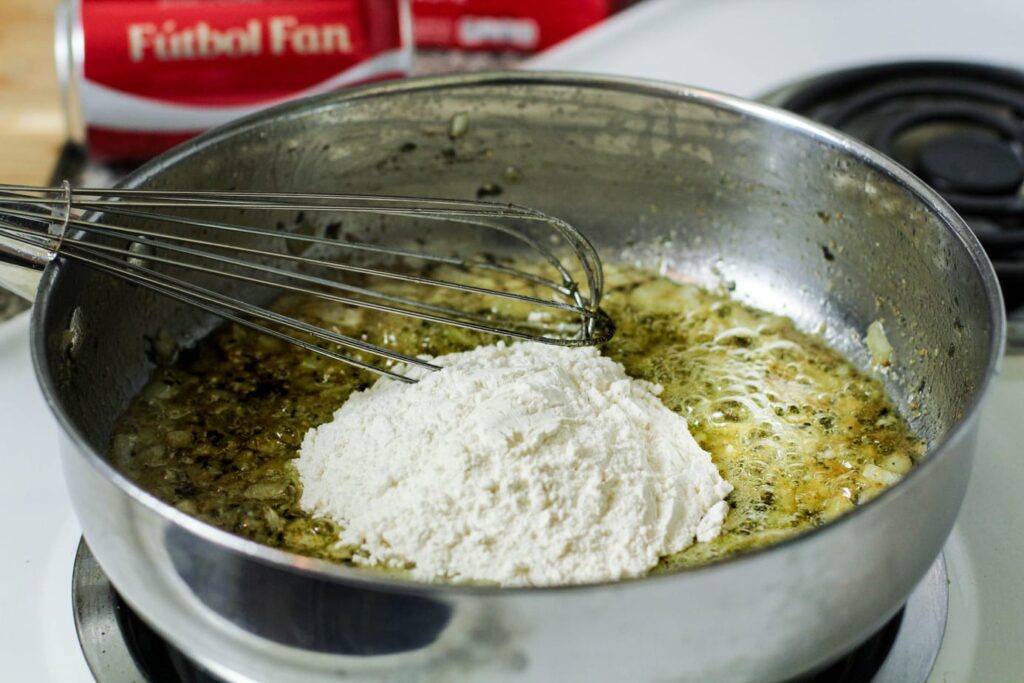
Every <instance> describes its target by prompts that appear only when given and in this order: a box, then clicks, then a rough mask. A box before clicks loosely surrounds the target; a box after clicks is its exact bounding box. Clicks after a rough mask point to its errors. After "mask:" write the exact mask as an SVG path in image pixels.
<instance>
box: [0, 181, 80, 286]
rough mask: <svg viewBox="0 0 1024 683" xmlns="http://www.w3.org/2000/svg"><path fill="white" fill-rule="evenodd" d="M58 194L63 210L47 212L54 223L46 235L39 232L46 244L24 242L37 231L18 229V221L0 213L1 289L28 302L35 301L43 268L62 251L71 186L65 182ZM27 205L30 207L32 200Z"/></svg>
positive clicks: (70, 201) (55, 209) (43, 232)
mask: <svg viewBox="0 0 1024 683" xmlns="http://www.w3.org/2000/svg"><path fill="white" fill-rule="evenodd" d="M59 191H60V193H61V194H62V195H63V200H65V202H63V207H59V208H58V207H51V208H50V209H48V210H47V211H48V212H49V213H51V214H52V215H53V220H52V222H51V223H50V225H49V227H48V229H47V230H46V231H42V230H39V231H38V232H39V234H41V236H45V237H46V238H47V240H46V242H45V243H44V242H40V241H27V240H25V237H26V234H27V233H29V234H32V233H34V232H37V229H38V228H36V227H33V228H32V229H31V230H28V229H27V228H26V227H25V226H24V225H18V224H17V222H16V218H12V217H10V216H6V215H4V214H3V213H2V212H0V288H2V289H5V290H7V291H8V292H11V293H12V294H16V295H17V296H20V297H23V298H25V299H28V300H29V301H32V300H33V299H35V297H36V290H37V289H38V287H39V279H40V276H41V274H42V271H43V268H45V267H46V264H47V263H49V262H50V261H51V260H52V259H53V256H54V255H55V254H56V252H57V250H58V249H59V247H60V244H61V242H62V240H63V233H65V230H67V228H68V219H69V218H70V217H71V203H72V189H71V184H70V183H69V182H68V181H67V180H65V181H63V183H61V185H60V190H59ZM28 203H29V204H31V200H29V201H28ZM12 221H14V222H12ZM18 238H20V239H18ZM43 244H46V246H43Z"/></svg>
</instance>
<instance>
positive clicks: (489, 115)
mask: <svg viewBox="0 0 1024 683" xmlns="http://www.w3.org/2000/svg"><path fill="white" fill-rule="evenodd" d="M458 113H467V114H468V115H469V129H468V132H467V133H466V134H465V135H464V136H462V137H459V138H458V139H455V140H453V139H451V138H449V136H448V134H447V133H448V126H449V121H450V119H451V118H452V117H453V116H454V115H456V114H458ZM509 167H512V168H511V169H510V168H509ZM125 182H126V184H127V185H128V186H132V187H147V188H196V189H207V188H217V189H239V190H243V189H245V190H259V189H268V188H273V189H275V190H283V191H284V190H296V191H297V190H303V191H344V192H387V193H392V194H410V195H450V196H454V197H466V196H473V195H474V193H475V192H476V190H477V188H478V187H480V186H481V185H483V184H485V183H495V184H498V185H500V186H501V187H502V189H503V193H502V194H501V199H508V200H510V201H515V202H519V203H523V204H527V205H532V206H536V207H537V208H540V209H543V210H546V211H550V212H552V213H554V214H556V215H558V216H561V217H564V218H566V219H568V220H569V221H571V222H572V223H574V224H576V225H578V226H580V227H581V228H583V229H584V231H585V232H586V233H587V234H588V235H589V236H590V237H591V238H592V239H593V240H594V242H595V243H596V244H597V245H598V246H599V247H600V248H601V249H602V251H603V252H604V253H605V255H606V257H607V258H625V259H629V260H631V261H640V262H643V263H646V264H649V265H652V266H663V267H665V268H667V269H670V270H672V271H673V272H674V273H677V274H683V275H685V276H686V277H691V278H694V279H696V280H699V281H702V282H706V283H709V284H713V283H721V282H725V283H727V284H728V285H729V286H734V287H735V295H736V296H737V297H739V298H740V299H742V300H743V301H747V302H750V303H752V304H754V305H757V306H761V307H764V308H767V309H771V310H773V311H776V312H780V313H784V314H786V315H789V316H792V317H793V318H794V319H795V320H796V321H797V322H798V324H799V325H801V326H802V327H803V328H805V329H808V330H814V329H817V328H818V327H819V325H820V324H821V323H825V324H826V325H827V333H826V334H827V336H828V338H829V339H830V341H831V342H832V343H833V344H834V345H836V346H838V347H839V348H840V349H842V350H843V351H845V352H846V353H847V354H849V356H850V357H852V358H853V359H854V360H855V361H856V362H857V363H858V364H860V365H862V366H866V365H867V364H868V358H867V353H866V351H865V349H864V346H863V343H862V339H863V337H864V333H865V330H866V328H867V326H868V324H869V323H871V322H872V321H873V320H876V319H879V320H882V321H883V323H884V326H885V329H886V330H887V332H888V335H889V339H890V341H891V342H892V345H893V347H894V349H895V358H896V361H895V366H894V368H893V369H892V370H891V371H889V372H888V373H886V374H885V376H884V379H885V381H886V383H887V385H888V387H889V389H890V390H891V391H892V393H893V394H894V396H895V397H896V398H897V400H898V402H899V403H900V404H901V405H903V406H904V408H905V409H906V410H907V412H908V414H911V415H912V421H913V423H914V425H915V427H916V428H917V429H918V430H919V431H920V432H921V433H922V434H924V435H925V436H926V437H927V438H928V439H929V440H930V443H931V448H930V453H929V455H928V457H927V460H926V461H925V462H924V463H923V464H922V465H921V466H920V467H918V468H917V469H915V470H914V471H912V472H911V473H910V474H909V476H907V477H906V478H905V479H904V480H903V481H902V482H900V483H899V484H898V485H897V486H895V487H894V488H892V489H891V490H888V491H887V492H885V493H884V494H883V495H881V496H880V497H878V498H877V499H875V500H874V501H872V502H871V503H869V504H867V505H864V506H862V507H860V508H858V509H857V510H856V511H855V512H853V513H852V514H850V515H847V516H846V517H844V518H842V519H841V520H839V521H838V522H835V523H833V524H830V525H827V526H824V527H821V528H819V529H817V530H815V531H814V532H812V533H808V534H806V535H804V536H801V537H799V538H797V539H795V540H792V541H789V542H786V543H782V544H779V545H777V546H775V547H772V548H769V549H766V550H763V551H760V552H755V553H752V554H749V555H745V556H741V557H736V558H734V559H731V560H729V561H726V562H722V563H720V564H716V565H713V566H709V567H705V568H700V569H695V570H692V571H686V572H683V573H679V574H675V575H669V576H659V577H652V578H647V579H641V580H635V581H626V582H622V583H616V584H607V585H596V586H587V587H576V588H561V589H515V590H511V589H509V590H497V589H488V588H458V587H447V586H428V585H419V584H413V583H408V582H402V581H397V580H388V579H383V578H380V577H376V576H371V575H367V574H363V573H360V572H358V571H356V570H352V569H347V568H344V567H341V566H334V565H331V564H328V563H325V562H320V561H315V560H310V559H305V558H302V557H298V556H295V555H292V554H288V553H285V552H280V551H277V550H272V549H269V548H266V547H262V546H259V545H257V544H254V543H252V542H249V541H245V540H242V539H240V538H237V537H234V536H232V535H229V534H227V533H225V532H222V531H220V530H217V529H214V528H211V527H209V526H207V525H205V524H203V523H200V522H198V521H196V520H195V519H192V518H190V517H188V516H187V515H184V514H182V513H181V512H179V511H177V510H175V509H173V508H171V507H169V506H167V505H165V504H163V503H161V502H160V501H158V500H156V499H154V498H153V497H151V496H150V495H148V494H147V493H146V492H144V491H141V490H139V489H138V488H136V487H135V486H134V485H133V484H132V483H131V482H129V481H127V480H126V479H124V478H123V477H122V476H121V475H119V474H118V473H117V472H116V471H114V470H113V469H111V467H110V466H109V465H108V464H107V463H106V461H105V460H104V458H103V456H102V453H103V452H104V451H105V450H106V448H107V442H108V437H109V435H110V431H111V427H112V425H113V423H114V420H115V418H116V417H117V415H118V414H119V413H120V412H121V410H122V409H123V408H124V407H125V406H126V405H127V403H128V401H129V400H130V399H131V397H132V396H133V394H134V393H135V392H136V391H138V390H139V388H140V387H141V386H142V385H143V383H144V382H145V381H146V377H147V374H148V373H149V372H150V370H151V369H152V364H151V363H150V361H149V360H148V359H147V358H148V357H147V353H146V339H147V338H152V337H153V336H154V335H156V334H158V333H159V332H160V331H165V332H168V333H170V334H171V335H173V336H174V337H175V338H177V339H178V340H179V341H181V342H184V343H187V342H190V341H193V340H195V339H196V338H198V337H200V336H201V335H202V334H204V333H205V332H206V331H208V330H209V329H211V327H212V326H213V325H214V324H215V323H216V321H214V320H210V319H208V318H205V317H204V316H203V315H202V314H200V313H197V312H195V311H191V310H188V309H185V308H183V307H181V306H180V305H178V304H176V303H175V302H172V301H170V300H165V299H161V298H159V297H157V296H155V295H152V294H150V293H148V292H145V291H142V290H138V289H133V288H131V287H129V286H126V285H123V284H121V283H118V282H114V281H112V280H111V279H109V278H107V277H104V276H103V275H100V274H97V273H95V272H92V271H89V270H86V269H83V268H80V267H75V266H73V265H71V264H68V263H62V262H59V261H58V262H55V263H53V264H52V265H51V266H50V267H48V268H47V270H46V271H45V274H44V276H43V278H42V282H41V285H40V288H39V291H38V296H37V303H36V308H35V312H34V319H33V335H34V338H33V349H34V355H35V362H36V366H37V370H38V375H39V380H40V382H41V384H42V386H43V389H44V391H45V393H46V396H47V398H48V400H49V402H50V405H51V406H52V408H53V410H54V412H55V414H56V415H57V418H58V420H59V422H60V425H61V428H62V431H63V434H62V457H63V461H64V469H65V475H66V478H67V483H68V488H69V490H70V492H71V496H72V499H73V502H74V507H75V509H76V511H77V514H78V517H79V519H80V521H81V524H82V528H83V531H84V534H85V537H86V539H87V541H88V543H89V545H90V547H91V548H92V550H93V552H94V553H95V555H96V557H97V558H98V560H99V562H100V563H101V565H102V566H103V568H104V570H105V571H106V572H107V573H108V574H109V576H110V578H111V579H112V580H113V582H114V584H115V585H116V586H117V588H118V589H119V590H120V591H121V592H122V594H123V595H124V596H125V598H126V599H127V600H128V601H129V602H130V603H131V604H132V605H133V606H134V607H135V608H136V609H137V610H138V611H139V613H140V614H142V615H143V616H144V617H145V618H146V619H147V620H148V621H149V622H150V623H151V624H152V625H153V626H154V627H156V629H157V630H159V631H160V632H161V633H163V634H164V635H165V636H166V637H167V638H169V639H170V640H171V641H172V642H174V643H175V644H176V645H177V646H178V647H180V648H181V649H182V650H183V651H184V652H186V653H187V654H188V655H190V656H191V657H194V658H195V659H196V660H197V661H198V662H200V663H201V664H203V665H204V666H206V667H208V668H209V669H211V670H212V671H213V672H215V673H217V674H220V675H222V676H224V677H225V678H228V679H231V680H243V679H256V680H299V679H301V680H307V681H308V680H329V679H338V678H344V679H346V680H401V681H440V680H495V681H527V680H531V681H552V680H587V681H598V680H609V681H611V680H629V681H772V680H782V679H786V678H788V677H792V676H795V675H798V674H801V673H804V672H807V671H809V670H812V669H814V668H816V667H818V666H821V665H823V664H825V663H827V662H828V661H829V660H830V659H833V658H834V657H836V656H837V655H839V654H841V653H843V652H844V651H846V650H847V649H849V648H851V647H852V646H854V645H855V644H856V643H858V641H860V640H861V639H862V638H864V637H865V636H867V635H868V634H869V633H870V632H871V631H872V630H873V629H875V628H877V627H878V626H879V625H880V624H882V623H883V622H884V621H885V620H886V619H887V618H889V617H890V616H891V615H892V614H893V613H894V612H895V611H896V610H897V609H898V608H899V606H900V605H901V603H902V602H903V601H904V599H905V597H906V596H907V594H908V592H909V591H910V590H911V588H912V587H913V586H914V585H915V583H916V582H917V581H918V580H919V579H920V577H921V576H922V575H923V574H924V573H925V571H926V569H927V568H928V567H929V565H930V564H931V563H932V561H933V560H934V559H935V557H936V556H937V554H938V553H939V551H940V549H941V547H942V545H943V542H944V541H945V539H946V536H947V534H948V532H949V530H950V527H951V526H952V524H953V521H954V519H955V517H956V514H957V509H958V508H959V505H960V501H961V498H962V497H963V494H964V488H965V486H966V484H967V478H968V474H969V471H970V466H971V458H972V450H973V447H974V430H975V425H976V419H975V418H976V415H977V409H978V405H979V402H980V400H981V398H982V396H983V395H984V393H985V390H986V388H987V386H988V384H989V382H990V380H991V378H992V375H993V374H994V372H995V370H996V366H997V363H998V359H999V357H1000V353H1001V349H1002V337H1003V312H1002V305H1001V300H1000V294H999V290H998V287H997V285H996V281H995V278H994V276H993V273H992V270H991V268H990V265H989V263H988V261H987V260H986V258H985V256H984V254H983V253H982V251H981V249H980V247H979V246H978V243H977V242H976V241H975V239H974V237H973V236H972V235H971V233H970V232H969V230H968V229H967V227H966V226H965V225H964V223H963V222H962V221H961V220H960V219H959V218H958V217H957V216H956V215H955V214H954V213H953V212H952V211H951V210H950V209H949V207H948V206H946V204H944V203H943V202H942V200H941V199H939V197H938V196H937V195H936V194H935V193H933V192H932V191H930V190H929V189H928V188H927V187H925V186H924V185H923V184H922V183H921V182H920V181H918V180H917V179H916V178H914V177H913V176H911V175H910V174H909V173H907V172H906V171H905V170H903V169H902V168H900V167H899V166H897V165H896V164H894V163H893V162H892V161H890V160H889V159H887V158H885V157H882V156H881V155H879V154H877V153H875V152H873V151H872V150H870V149H868V148H866V147H865V146H863V145H860V144H858V143H856V142H854V141H853V140H851V139H849V138H846V137H844V136H842V135H839V134H837V133H835V132H833V131H830V130H827V129H824V128H822V127H819V126H816V125H814V124H811V123H808V122H807V121H804V120H803V119H800V118H797V117H794V116H790V115H788V114H785V113H782V112H780V111H777V110H774V109H770V108H767V107H764V106H760V105H757V104H753V103H749V102H745V101H742V100H738V99H734V98H731V97H726V96H723V95H718V94H714V93H709V92H705V91H701V90H696V89H692V88H686V87H682V86H673V85H666V84H656V83H648V82H641V81H632V80H624V79H605V78H592V77H583V76H573V75H555V74H550V75H547V74H544V75H542V74H519V73H517V74H507V75H483V76H479V75H473V76H457V77H450V78H440V79H428V80H413V81H407V82H396V83H388V84H383V85H373V86H368V87H364V88H359V89H355V90H351V91H347V92H343V93H338V94H334V95H329V96H326V97H320V98H318V99H313V100H308V101H304V102H299V103H296V104H291V105H286V106H283V107H279V108H277V109H273V110H271V111H269V112H267V113H263V114H259V115H257V116H254V117H251V118H248V119H246V120H244V121H241V122H239V123H236V124H233V125H230V126H227V127H224V128H221V129H218V130H216V131H214V132H211V133H209V134H207V135H204V136H202V137H200V138H198V139H196V140H195V141H193V142H190V143H187V144H185V145H183V146H181V147H179V148H177V149H176V150H174V151H172V152H170V153H168V154H167V155H165V156H163V157H161V158H159V159H158V160H156V161H154V162H153V163H150V164H149V165H147V166H145V167H143V168H142V169H140V170H139V171H137V172H136V173H134V174H133V175H132V176H131V177H130V178H129V179H128V180H126V181H125ZM352 229H354V230H366V231H367V232H368V233H369V234H370V236H371V237H372V235H373V231H374V230H375V229H376V228H375V226H374V225H372V224H367V225H361V226H352ZM826 248H827V254H826ZM826 256H829V258H826ZM237 293H238V294H239V295H240V296H257V294H256V293H254V292H251V291H248V290H243V289H240V290H238V292H237ZM69 330H70V333H69Z"/></svg>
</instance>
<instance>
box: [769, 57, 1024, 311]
mask: <svg viewBox="0 0 1024 683" xmlns="http://www.w3.org/2000/svg"><path fill="white" fill-rule="evenodd" d="M764 99H765V100H766V101H768V102H769V103H771V104H773V105H776V106H779V107H783V108H785V109H789V110H791V111H794V112H796V113H799V114H802V115H804V116H807V117H808V118H811V119H814V120H816V121H820V122H821V123H825V124H827V125H829V126H832V127H833V128H837V129H839V130H842V131H844V132H846V133H849V134H850V135H853V136H854V137H857V138H859V139H861V140H864V141H865V142H867V143H869V144H871V145H872V146H874V147H875V148H877V149H878V150H880V151H882V152H883V153H885V154H887V155H888V156H891V157H892V158H894V159H896V161H898V162H900V163H901V164H903V165H904V166H906V167H907V168H908V169H910V170H911V171H913V172H914V173H915V174H917V175H918V176H920V177H921V178H922V179H923V180H924V181H925V182H927V183H929V184H930V185H931V186H932V187H933V188H935V189H936V190H937V191H938V192H939V193H940V194H941V195H942V196H943V197H944V198H945V199H946V201H948V202H949V203H950V205H951V206H952V207H953V208H954V209H956V210H957V212H959V213H960V214H961V215H962V216H963V217H964V218H965V219H966V220H967V222H968V223H969V224H970V225H971V227H972V228H973V229H974V231H975V233H976V234H977V235H978V239H979V240H980V241H981V243H982V245H983V246H984V247H985V250H986V252H988V255H989V258H991V259H992V262H993V265H994V266H995V269H996V273H997V274H998V276H999V280H1000V283H1001V285H1002V287H1003V294H1004V296H1005V298H1006V303H1007V308H1008V309H1009V310H1011V311H1012V310H1015V309H1018V308H1021V307H1024V72H1021V71H1016V70H1013V69H1004V68H998V67H993V66H989V65H983V64H971V63H963V62H900V63H890V64H879V65H873V66H867V67H862V68H857V69H850V70H846V71H839V72H835V73H830V74H826V75H823V76H819V77H817V78H813V79H811V80H809V81H805V82H802V83H799V84H796V85H793V86H791V87H788V88H784V89H783V90H780V91H777V92H776V93H773V94H771V95H769V96H768V97H766V98H764Z"/></svg>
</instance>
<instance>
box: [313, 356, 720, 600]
mask: <svg viewBox="0 0 1024 683" xmlns="http://www.w3.org/2000/svg"><path fill="white" fill-rule="evenodd" d="M437 360H438V363H439V364H440V365H443V366H444V369H443V370H440V371H437V372H424V371H418V370H417V371H412V372H410V374H413V372H415V376H417V377H421V379H420V381H419V382H418V383H416V384H405V383H402V382H397V381H394V380H387V379H382V380H380V381H378V382H377V383H375V384H374V385H373V386H372V387H371V388H370V389H368V390H366V391H364V392H360V393H357V394H353V395H352V397H351V398H349V400H348V401H347V402H346V403H345V404H344V405H343V406H342V407H341V409H340V410H338V411H337V412H336V413H335V415H334V420H333V421H332V422H330V423H328V424H325V425H322V426H320V427H317V428H315V429H312V430H310V431H309V433H307V434H306V437H305V440H304V441H303V443H302V449H301V451H300V454H299V457H298V459H297V460H296V461H295V463H296V467H297V468H298V471H299V474H300V476H301V479H302V486H303V492H302V501H301V502H302V507H303V508H304V509H306V510H307V511H309V512H311V513H313V514H316V515H321V516H325V517H329V518H331V519H333V520H335V521H337V522H338V523H340V524H341V525H342V526H343V528H344V532H343V534H342V542H343V543H345V544H352V545H357V546H361V547H362V548H363V549H364V550H365V551H366V552H367V553H368V559H367V560H365V562H367V563H368V564H379V565H386V566H392V567H412V574H413V576H414V577H416V578H419V579H424V580H448V581H467V580H473V581H486V582H496V583H499V584H501V585H506V586H521V585H534V586H541V585H554V584H569V583H586V582H593V581H606V580H613V579H619V578H624V577H630V576H638V575H641V574H644V573H645V572H646V571H647V570H649V569H650V568H651V567H653V566H654V565H655V564H656V563H657V561H658V558H659V557H660V556H662V555H666V554H669V553H674V552H677V551H680V550H682V549H684V548H686V547H687V546H689V545H690V544H691V543H693V542H694V538H696V539H697V540H700V541H707V540H710V539H712V538H714V537H715V536H717V535H718V533H719V531H720V530H721V526H722V521H723V519H724V518H725V514H726V511H727V510H728V505H727V503H725V502H724V500H723V499H724V498H725V496H727V495H728V494H729V492H730V491H731V490H732V486H731V485H730V484H729V483H728V482H727V481H725V480H724V479H722V477H721V476H720V475H719V474H718V470H717V469H716V468H715V466H714V465H713V464H712V462H711V457H710V456H709V455H708V453H707V452H705V451H703V450H701V448H700V446H698V445H697V442H696V441H694V439H693V437H692V436H691V435H690V432H689V429H688V428H687V426H686V420H685V419H684V418H682V417H680V416H679V415H677V414H675V413H673V412H672V411H670V410H669V409H668V408H666V407H665V406H664V404H662V402H661V401H660V400H659V399H658V394H659V393H660V391H661V388H660V387H658V386H656V385H653V384H651V383H649V382H644V381H642V380H636V379H632V378H630V377H629V376H627V375H626V373H625V371H624V370H623V368H622V366H621V365H619V364H618V363H616V362H614V361H612V360H610V359H608V358H605V357H603V356H601V355H600V354H599V353H598V351H597V350H596V349H592V348H584V349H574V348H561V347H555V346H549V345H545V344H539V343H520V344H514V345H511V346H505V345H502V344H499V345H496V346H483V347H479V348H476V349H474V350H472V351H468V352H466V353H455V354H450V355H447V356H442V357H441V358H439V359H437Z"/></svg>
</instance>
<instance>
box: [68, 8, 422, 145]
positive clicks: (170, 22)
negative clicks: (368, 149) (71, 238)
mask: <svg viewBox="0 0 1024 683" xmlns="http://www.w3.org/2000/svg"><path fill="white" fill-rule="evenodd" d="M56 53H57V71H58V75H59V77H60V82H61V87H62V94H63V97H64V106H65V111H66V112H67V115H68V125H69V130H70V131H71V133H72V136H73V137H75V138H77V139H80V140H83V141H84V142H85V144H86V146H87V148H88V150H89V153H90V154H91V155H92V156H93V157H96V158H100V159H106V160H113V159H118V160H130V159H145V158H148V157H151V156H153V155H155V154H157V153H159V152H162V151H163V150H165V149H167V148H169V147H172V146H173V145H175V144H177V143H179V142H181V141H182V140H185V139H187V138H189V137H191V136H193V135H195V134H196V133H199V132H201V131H203V130H205V129H207V128H210V127H211V126H216V125H219V124H221V123H224V122H226V121H230V120H231V119H234V118H237V117H239V116H244V115H246V114H250V113H252V112H254V111H257V110H258V109H261V108H264V107H267V106H269V105H273V104H278V103H280V102H284V101H286V100H290V99H294V98H298V97H305V96H308V95H314V94H318V93H323V92H328V91H331V90H334V89H337V88H341V87H345V86H351V85H356V84H360V83H368V82H371V81H376V80H382V79H387V78H398V77H401V76H405V75H408V74H409V72H410V71H411V68H412V37H411V26H410V19H409V10H408V4H407V0H65V1H64V2H63V3H62V4H61V5H60V7H59V9H58V13H57V24H56Z"/></svg>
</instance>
